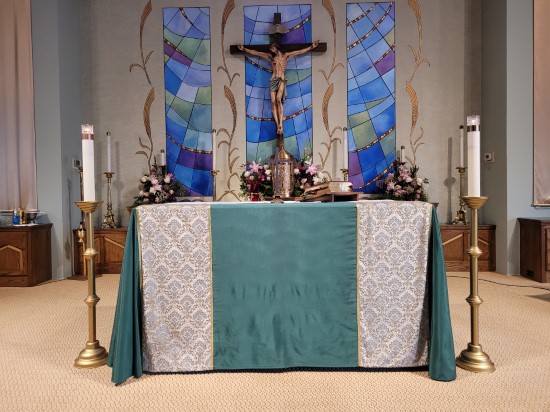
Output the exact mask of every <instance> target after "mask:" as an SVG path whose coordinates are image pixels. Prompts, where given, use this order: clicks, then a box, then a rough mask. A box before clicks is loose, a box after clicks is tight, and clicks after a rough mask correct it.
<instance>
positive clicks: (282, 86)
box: [229, 13, 327, 201]
mask: <svg viewBox="0 0 550 412" xmlns="http://www.w3.org/2000/svg"><path fill="white" fill-rule="evenodd" d="M286 32H287V29H286V28H285V27H284V25H283V24H282V23H281V13H275V14H274V15H273V27H271V29H270V34H271V35H272V40H273V42H272V43H271V44H269V45H267V44H262V45H250V46H247V47H244V46H243V45H242V44H236V45H231V46H230V48H229V52H230V53H231V54H238V53H246V54H250V55H252V56H257V57H261V58H263V59H266V60H268V61H269V62H270V64H271V70H272V72H271V73H272V74H271V78H270V79H269V90H270V97H271V111H272V113H273V120H275V124H276V126H277V142H276V149H275V155H274V156H272V160H273V164H274V167H275V180H276V181H275V182H274V187H273V195H274V199H275V201H277V200H280V198H281V197H286V198H288V197H290V195H291V193H292V189H293V186H294V182H293V173H292V171H293V169H294V166H293V165H294V157H293V156H292V155H291V154H290V153H288V152H287V151H286V150H285V148H284V147H285V145H284V133H283V119H284V114H283V104H284V101H285V97H286V79H285V71H286V65H287V62H288V59H289V58H291V57H294V56H298V55H300V54H304V53H307V52H309V51H313V50H314V51H317V52H325V51H326V50H327V44H326V43H319V41H318V40H316V41H314V42H313V43H301V44H296V43H294V44H284V45H283V44H281V43H282V35H283V34H284V33H286Z"/></svg>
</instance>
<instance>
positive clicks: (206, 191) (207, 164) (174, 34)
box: [162, 7, 212, 196]
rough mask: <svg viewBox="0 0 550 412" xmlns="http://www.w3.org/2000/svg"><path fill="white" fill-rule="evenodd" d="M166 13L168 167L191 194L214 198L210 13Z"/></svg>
mask: <svg viewBox="0 0 550 412" xmlns="http://www.w3.org/2000/svg"><path fill="white" fill-rule="evenodd" d="M162 10H163V23H164V86H165V97H166V106H165V112H166V160H167V168H168V171H169V172H172V173H174V175H175V176H176V178H177V179H178V180H179V181H180V182H181V183H182V184H183V185H184V186H185V188H186V189H187V191H188V193H189V195H190V196H211V195H212V176H211V173H210V170H212V80H211V68H210V9H209V8H205V7H183V8H181V7H180V8H164V9H162Z"/></svg>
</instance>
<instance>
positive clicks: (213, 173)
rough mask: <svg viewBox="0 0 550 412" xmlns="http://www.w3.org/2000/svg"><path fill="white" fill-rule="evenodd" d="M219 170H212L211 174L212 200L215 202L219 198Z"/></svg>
mask: <svg viewBox="0 0 550 412" xmlns="http://www.w3.org/2000/svg"><path fill="white" fill-rule="evenodd" d="M218 172H219V170H211V171H210V174H211V175H212V201H213V202H215V201H216V200H217V197H218V196H217V195H216V175H217V174H218Z"/></svg>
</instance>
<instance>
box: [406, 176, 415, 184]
mask: <svg viewBox="0 0 550 412" xmlns="http://www.w3.org/2000/svg"><path fill="white" fill-rule="evenodd" d="M412 181H413V180H412V177H410V176H409V177H407V178H406V179H405V182H407V183H411V182H412Z"/></svg>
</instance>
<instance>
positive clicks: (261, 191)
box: [240, 159, 273, 201]
mask: <svg viewBox="0 0 550 412" xmlns="http://www.w3.org/2000/svg"><path fill="white" fill-rule="evenodd" d="M259 162H260V163H256V162H252V163H247V164H246V166H245V165H243V166H244V171H243V172H242V173H241V176H240V181H241V186H240V188H241V196H243V197H244V198H248V199H250V200H253V201H256V200H260V199H264V198H266V197H271V196H273V184H272V174H271V168H270V166H269V164H267V163H264V164H261V159H260V160H259Z"/></svg>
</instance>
